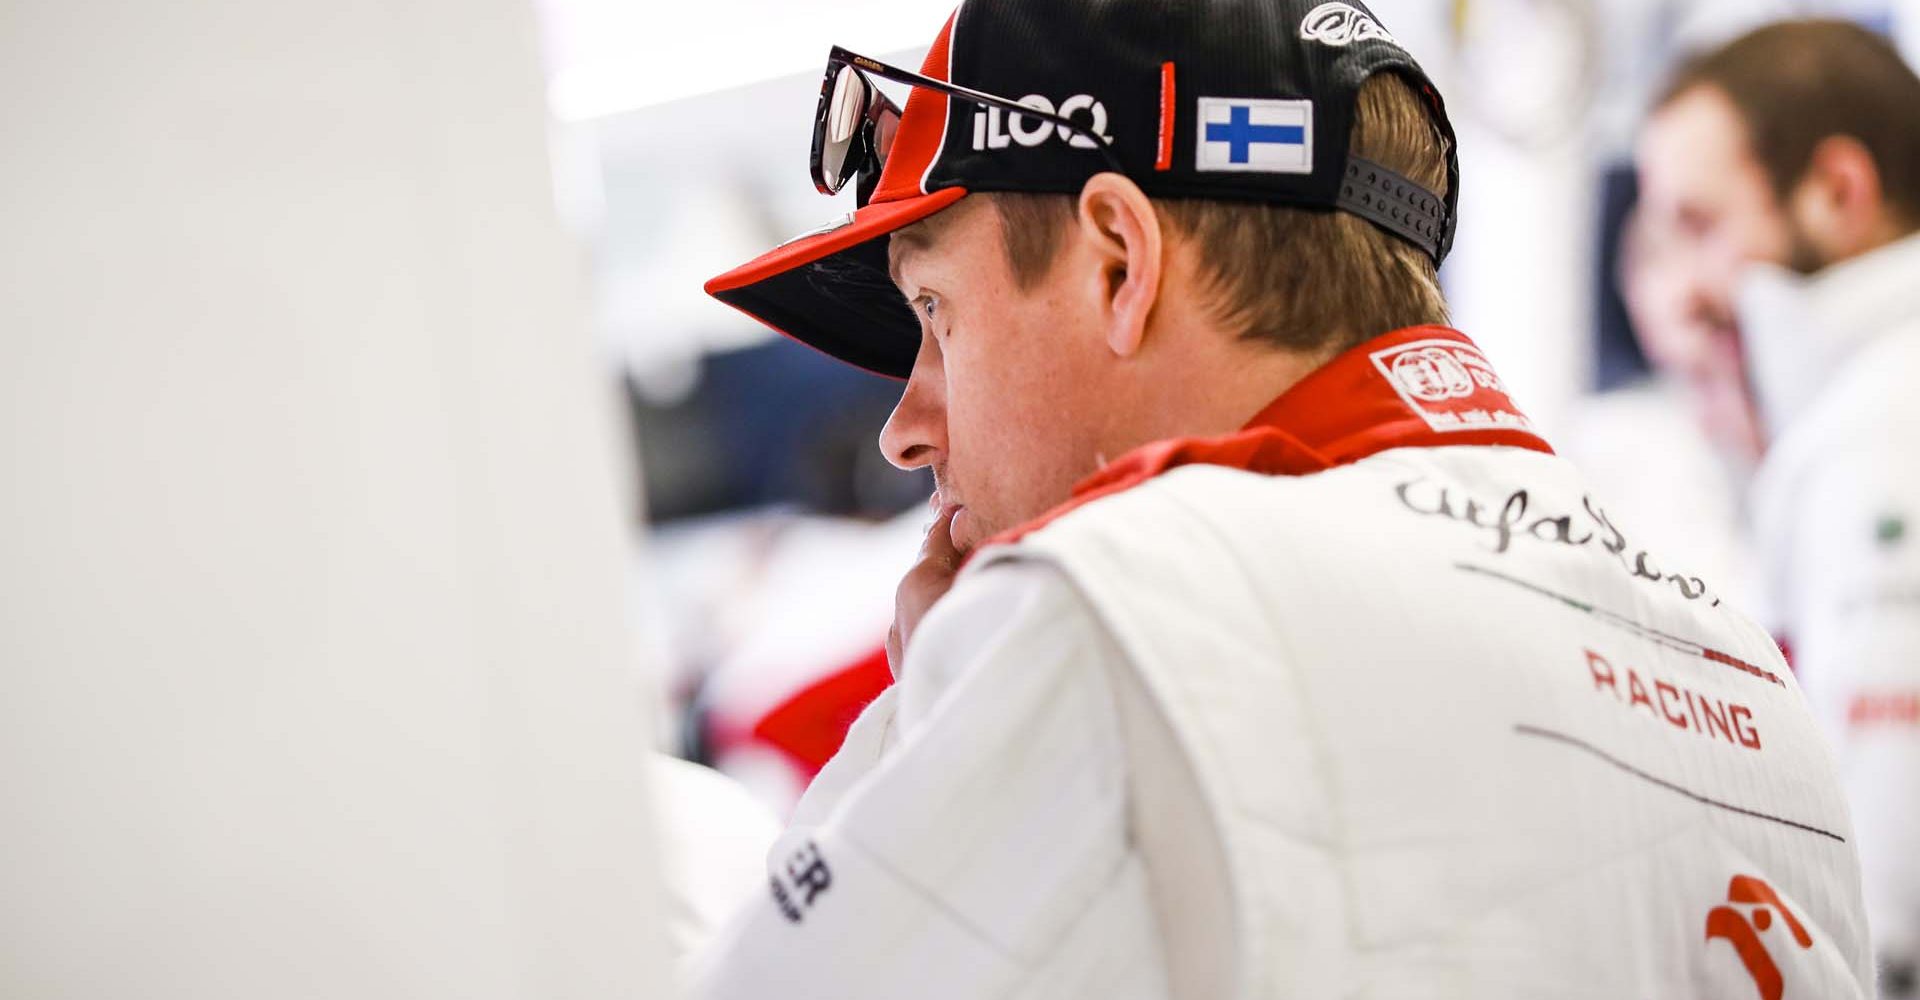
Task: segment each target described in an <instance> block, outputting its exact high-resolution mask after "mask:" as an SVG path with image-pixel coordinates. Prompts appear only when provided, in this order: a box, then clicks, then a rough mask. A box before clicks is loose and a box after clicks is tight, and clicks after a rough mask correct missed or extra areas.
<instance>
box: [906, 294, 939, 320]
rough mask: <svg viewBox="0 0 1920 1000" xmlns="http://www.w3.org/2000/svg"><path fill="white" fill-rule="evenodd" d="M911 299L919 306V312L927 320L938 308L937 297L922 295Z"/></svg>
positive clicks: (931, 317)
mask: <svg viewBox="0 0 1920 1000" xmlns="http://www.w3.org/2000/svg"><path fill="white" fill-rule="evenodd" d="M913 301H914V304H915V305H917V306H919V307H920V312H921V313H922V314H924V315H925V316H926V317H927V319H929V320H931V319H933V317H934V315H935V314H936V313H937V312H938V311H939V308H940V300H939V298H938V297H936V296H933V295H922V296H920V297H919V298H917V299H915V300H913Z"/></svg>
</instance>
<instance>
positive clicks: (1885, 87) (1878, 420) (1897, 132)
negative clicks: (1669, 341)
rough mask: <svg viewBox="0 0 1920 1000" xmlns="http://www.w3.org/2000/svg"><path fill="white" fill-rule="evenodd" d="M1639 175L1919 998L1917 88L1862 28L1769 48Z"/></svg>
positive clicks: (1886, 989) (1907, 991) (1717, 74)
mask: <svg viewBox="0 0 1920 1000" xmlns="http://www.w3.org/2000/svg"><path fill="white" fill-rule="evenodd" d="M1638 160H1639V169H1640V177H1641V184H1642V193H1643V198H1644V202H1643V205H1644V208H1643V210H1644V211H1645V212H1647V213H1648V215H1649V222H1650V224H1651V225H1653V226H1654V227H1655V228H1656V230H1657V231H1658V232H1659V233H1660V234H1661V238H1662V239H1663V240H1664V241H1667V243H1668V247H1669V249H1668V252H1666V253H1665V254H1663V260H1664V264H1663V269H1664V270H1666V271H1667V272H1668V273H1667V278H1666V280H1667V281H1669V282H1670V283H1671V288H1672V290H1673V293H1674V295H1675V296H1676V297H1677V300H1678V301H1679V302H1681V303H1683V304H1684V305H1683V308H1684V309H1685V311H1686V313H1687V315H1688V316H1689V317H1690V318H1692V319H1694V320H1696V321H1697V322H1698V323H1699V324H1700V325H1701V326H1703V327H1705V328H1707V329H1709V330H1711V331H1712V332H1711V333H1710V334H1708V335H1707V336H1706V337H1705V338H1703V339H1704V340H1707V341H1709V342H1710V343H1711V345H1712V346H1711V353H1710V354H1709V355H1707V356H1705V357H1703V358H1702V359H1700V362H1701V363H1700V365H1699V367H1700V368H1701V369H1702V370H1704V371H1706V372H1707V373H1708V374H1707V376H1706V377H1705V378H1704V379H1703V380H1702V381H1703V383H1705V384H1706V385H1708V386H1713V387H1720V388H1719V389H1716V390H1714V391H1703V392H1702V393H1701V394H1700V395H1701V398H1703V399H1706V400H1709V405H1708V406H1706V407H1705V409H1704V411H1703V412H1704V413H1706V414H1708V415H1710V416H1713V415H1718V416H1720V417H1723V418H1724V419H1723V420H1722V421H1721V423H1720V425H1719V426H1722V427H1727V426H1732V427H1735V428H1736V429H1737V433H1721V434H1719V435H1716V436H1717V437H1718V439H1719V440H1721V441H1722V442H1723V443H1726V444H1728V445H1729V446H1731V447H1733V448H1735V449H1738V450H1744V449H1746V448H1748V447H1750V445H1749V443H1748V438H1749V435H1750V434H1751V440H1752V442H1753V444H1752V445H1751V446H1752V447H1754V448H1755V450H1756V451H1758V450H1761V449H1762V448H1763V450H1764V454H1765V458H1764V461H1763V463H1762V465H1761V467H1760V469H1759V470H1758V473H1757V478H1756V480H1755V484H1754V493H1753V498H1752V501H1751V508H1752V511H1753V518H1754V527H1755V542H1756V545H1757V546H1758V548H1759V553H1760V560H1761V569H1762V573H1763V580H1762V582H1763V584H1764V585H1765V586H1766V587H1767V588H1768V597H1767V600H1766V602H1765V603H1766V604H1767V606H1769V607H1770V608H1772V609H1773V612H1774V616H1775V621H1774V625H1775V628H1776V630H1777V632H1778V633H1779V635H1780V636H1781V637H1782V640H1783V642H1784V643H1785V644H1786V645H1787V647H1788V649H1789V650H1790V651H1791V654H1792V657H1793V660H1794V665H1795V667H1796V669H1797V671H1798V673H1799V676H1800V680H1801V682H1802V684H1803V685H1804V689H1805V691H1806V692H1807V697H1808V700H1809V702H1810V703H1811V705H1812V706H1813V709H1814V711H1815V714H1816V715H1817V716H1818V717H1819V719H1820V720H1821V722H1822V723H1823V724H1824V726H1825V728H1826V729H1827V731H1828V733H1829V734H1830V735H1831V737H1832V739H1833V740H1834V742H1835V745H1836V747H1837V751H1838V756H1839V765H1840V772H1841V776H1842V781H1843V782H1844V784H1845V787H1846V789H1847V792H1848V797H1849V801H1850V804H1851V806H1852V812H1853V817H1854V822H1855V827H1856V829H1857V831H1858V834H1859V845H1860V857H1861V864H1862V869H1863V873H1864V880H1865V884H1866V899H1867V906H1868V916H1869V921H1870V924H1871V927H1872V931H1873V934H1874V938H1875V943H1876V949H1877V951H1878V955H1879V960H1880V962H1881V965H1882V980H1881V990H1882V995H1883V996H1887V997H1911V996H1915V995H1920V975H1917V974H1916V963H1917V962H1920V538H1916V537H1914V536H1915V534H1916V532H1915V528H1916V527H1920V522H1917V521H1916V519H1917V518H1920V393H1916V391H1915V385H1916V381H1920V236H1916V235H1915V233H1916V228H1920V79H1917V78H1916V77H1915V75H1914V72H1913V70H1912V69H1911V68H1910V67H1908V66H1907V65H1906V64H1905V63H1903V62H1902V61H1901V59H1900V57H1899V55H1898V54H1897V53H1896V52H1895V51H1894V49H1893V48H1892V47H1891V46H1890V45H1889V44H1888V43H1887V42H1885V41H1884V40H1882V39H1881V38H1879V37H1878V36H1876V35H1874V34H1872V33H1871V32H1868V31H1866V30H1864V29H1862V28H1859V27H1856V26H1854V25H1851V24H1848V23H1845V22H1839V21H1800V22H1785V23H1780V24H1775V25H1771V26H1768V27H1765V28H1761V29H1759V30H1757V31H1754V32H1752V33H1750V34H1747V35H1745V36H1743V37H1741V38H1739V39H1736V40H1735V41H1733V42H1731V43H1729V44H1727V45H1726V46H1724V47H1721V48H1718V49H1716V50H1713V51H1710V52H1707V53H1705V54H1703V55H1700V56H1698V57H1696V58H1694V59H1693V60H1692V61H1690V62H1688V63H1687V64H1686V65H1684V66H1683V67H1682V68H1681V69H1680V70H1679V71H1678V72H1677V74H1676V75H1675V76H1674V78H1673V81H1672V83H1671V84H1670V85H1669V86H1668V87H1667V88H1666V90H1665V92H1664V95H1663V96H1662V97H1661V98H1660V100H1659V101H1658V102H1657V104H1656V106H1655V109H1654V111H1653V112H1652V114H1651V116H1650V117H1649V119H1648V121H1647V123H1646V126H1645V130H1644V132H1643V135H1642V137H1641V142H1640V148H1639V154H1638ZM1734 329H1737V330H1738V336H1737V338H1736V337H1735V336H1733V335H1732V334H1731V333H1730V332H1729V331H1732V330H1734ZM1743 359H1744V364H1743ZM1748 385H1750V387H1751V395H1750V396H1747V395H1746V394H1745V393H1736V392H1735V391H1734V388H1733V387H1743V388H1744V387H1745V386H1748ZM1740 397H1745V398H1740ZM1744 414H1751V415H1752V418H1751V422H1752V426H1755V427H1757V429H1758V430H1757V432H1748V431H1747V430H1745V426H1746V425H1745V424H1743V421H1748V420H1749V419H1750V418H1748V417H1747V416H1745V415H1744ZM1762 443H1763V444H1762Z"/></svg>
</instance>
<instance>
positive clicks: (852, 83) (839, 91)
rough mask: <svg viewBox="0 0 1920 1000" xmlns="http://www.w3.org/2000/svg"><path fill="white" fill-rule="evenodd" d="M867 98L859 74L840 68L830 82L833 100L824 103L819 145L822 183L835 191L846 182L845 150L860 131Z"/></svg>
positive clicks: (852, 70) (851, 68) (831, 98)
mask: <svg viewBox="0 0 1920 1000" xmlns="http://www.w3.org/2000/svg"><path fill="white" fill-rule="evenodd" d="M866 97H867V88H866V84H864V83H862V82H861V81H860V74H859V73H858V72H857V71H855V70H854V68H853V67H851V66H842V67H840V74H839V75H838V76H837V77H835V78H834V81H833V96H832V97H830V98H828V100H827V120H826V122H825V123H824V127H825V128H826V134H825V135H824V136H823V137H822V140H823V141H822V142H821V144H820V173H821V174H822V175H823V176H822V178H821V179H822V180H824V181H826V182H827V186H828V187H830V188H833V189H834V190H836V191H837V190H839V189H840V186H841V185H842V184H845V183H846V182H847V178H846V171H845V167H846V165H847V150H848V149H850V148H851V147H852V145H853V137H854V133H855V132H857V131H858V130H859V128H860V117H861V114H862V113H863V112H864V111H866V103H867V102H866Z"/></svg>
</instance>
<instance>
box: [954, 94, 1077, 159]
mask: <svg viewBox="0 0 1920 1000" xmlns="http://www.w3.org/2000/svg"><path fill="white" fill-rule="evenodd" d="M1020 103H1021V104H1023V105H1026V106H1027V107H1029V108H1032V109H1033V110H1035V111H1039V112H1042V113H1044V114H1049V115H1055V114H1057V115H1059V116H1060V117H1062V118H1072V119H1073V120H1075V121H1083V120H1084V122H1085V124H1086V126H1087V128H1088V130H1089V131H1091V132H1093V134H1094V135H1097V136H1099V137H1101V138H1102V139H1106V138H1109V137H1108V135H1107V106H1106V105H1104V104H1101V103H1100V102H1099V101H1096V100H1094V99H1093V98H1092V97H1091V96H1089V95H1087V94H1075V95H1073V96H1072V97H1069V98H1067V99H1066V100H1064V101H1061V102H1060V106H1059V107H1057V108H1056V107H1054V104H1053V102H1052V101H1050V100H1048V99H1047V98H1046V97H1044V96H1042V95H1040V94H1028V95H1027V96H1025V97H1022V98H1021V99H1020ZM1078 115H1085V116H1087V117H1086V118H1085V119H1081V118H1078V117H1076V116H1078ZM1056 137H1057V138H1059V139H1060V140H1061V141H1063V142H1066V143H1067V144H1068V145H1071V146H1074V147H1077V148H1079V149H1097V148H1099V147H1097V146H1095V145H1094V142H1093V140H1092V139H1091V138H1089V137H1087V136H1085V135H1082V134H1079V133H1077V132H1075V131H1074V130H1072V129H1070V128H1067V127H1066V126H1065V125H1058V124H1055V123H1053V122H1050V121H1046V120H1044V119H1041V118H1029V117H1027V116H1026V115H1022V114H1020V113H1018V112H1003V111H1001V110H1000V109H999V108H991V107H989V108H981V109H980V110H978V111H975V112H974V113H973V148H974V149H975V150H986V149H1005V148H1007V147H1008V146H1010V145H1012V144H1014V143H1019V144H1020V145H1022V146H1028V147H1032V146H1038V145H1040V144H1041V143H1043V142H1046V141H1047V140H1048V139H1052V138H1056Z"/></svg>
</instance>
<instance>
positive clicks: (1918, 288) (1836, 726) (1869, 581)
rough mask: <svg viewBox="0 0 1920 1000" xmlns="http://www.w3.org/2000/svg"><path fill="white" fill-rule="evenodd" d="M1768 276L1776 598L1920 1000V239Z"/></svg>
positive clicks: (1764, 281)
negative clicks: (1802, 273) (1811, 274)
mask: <svg viewBox="0 0 1920 1000" xmlns="http://www.w3.org/2000/svg"><path fill="white" fill-rule="evenodd" d="M1755 278H1756V280H1754V281H1752V282H1750V283H1749V285H1748V288H1747V289H1746V294H1745V295H1744V296H1743V302H1742V306H1743V308H1742V310H1741V313H1742V315H1741V324H1742V332H1743V335H1744V337H1745V339H1746V343H1747V347H1748V352H1749V356H1750V357H1751V359H1752V362H1753V368H1754V376H1755V378H1754V383H1755V386H1754V387H1755V389H1756V390H1757V395H1758V397H1759V401H1760V403H1761V407H1762V412H1763V413H1764V414H1765V416H1766V418H1767V423H1768V424H1769V426H1770V428H1771V429H1773V430H1774V441H1773V443H1772V445H1771V446H1770V447H1769V448H1768V452H1767V458H1766V461H1765V463H1764V464H1763V465H1762V466H1761V469H1760V473H1759V476H1758V478H1757V479H1756V481H1755V485H1754V497H1753V500H1754V502H1753V510H1754V516H1755V522H1756V542H1757V543H1758V547H1759V550H1760V555H1761V559H1762V562H1763V567H1764V571H1765V582H1766V584H1767V585H1768V587H1769V596H1768V601H1767V603H1768V604H1769V605H1771V606H1772V607H1773V608H1774V609H1775V611H1776V614H1777V621H1775V622H1773V623H1772V624H1773V625H1774V626H1775V629H1776V631H1777V632H1778V633H1779V634H1780V636H1781V637H1782V638H1783V639H1784V640H1785V641H1786V643H1787V644H1788V648H1789V650H1790V651H1791V652H1792V655H1793V661H1794V668H1795V670H1796V671H1797V672H1798V674H1799V676H1800V682H1801V684H1802V685H1803V686H1804V687H1805V688H1806V692H1807V699H1808V701H1809V702H1810V703H1811V704H1812V706H1813V709H1814V713H1815V715H1816V716H1817V717H1818V718H1819V719H1820V721H1821V723H1822V724H1823V726H1824V727H1825V729H1826V731H1827V732H1828V734H1829V735H1830V736H1831V738H1832V739H1833V741H1834V743H1835V746H1836V748H1837V752H1838V758H1839V767H1840V776H1841V781H1842V784H1843V785H1844V787H1845V789H1846V792H1847V797H1848V800H1849V802H1850V804H1851V805H1852V808H1853V816H1854V822H1855V827H1856V829H1857V830H1858V831H1859V842H1860V863H1861V872H1862V876H1863V881H1864V883H1865V886H1866V901H1867V917H1868V923H1869V924H1870V926H1871V927H1872V930H1873V937H1874V944H1875V948H1876V951H1877V952H1878V953H1879V956H1880V961H1881V964H1882V974H1881V984H1880V985H1881V992H1882V994H1883V995H1884V996H1886V997H1888V998H1889V1000H1894V998H1906V997H1920V236H1912V237H1908V238H1907V239H1905V240H1903V241H1901V242H1898V243H1895V244H1893V245H1891V246H1887V247H1883V248H1881V249H1879V250H1877V251H1874V252H1873V253H1870V254H1867V255H1865V256H1863V257H1860V258H1856V259H1855V260H1853V261H1850V262H1847V263H1844V264H1840V265H1837V266H1835V267H1831V268H1828V269H1827V270H1825V271H1822V272H1821V273H1820V274H1819V275H1818V276H1817V277H1815V278H1812V279H1800V278H1789V277H1786V276H1784V275H1780V274H1774V275H1767V274H1765V273H1761V274H1758V275H1756V276H1755Z"/></svg>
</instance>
